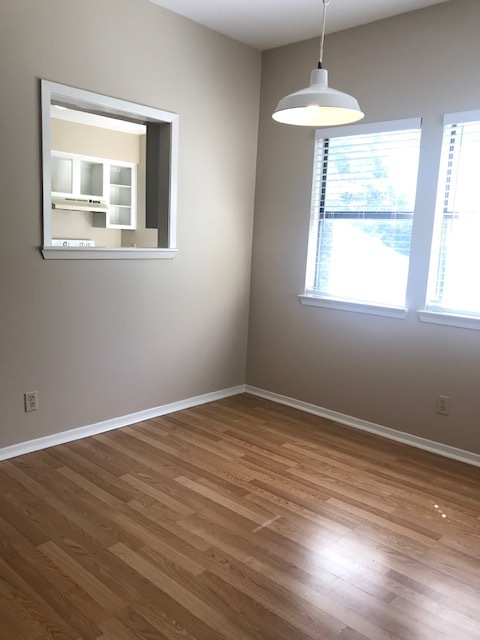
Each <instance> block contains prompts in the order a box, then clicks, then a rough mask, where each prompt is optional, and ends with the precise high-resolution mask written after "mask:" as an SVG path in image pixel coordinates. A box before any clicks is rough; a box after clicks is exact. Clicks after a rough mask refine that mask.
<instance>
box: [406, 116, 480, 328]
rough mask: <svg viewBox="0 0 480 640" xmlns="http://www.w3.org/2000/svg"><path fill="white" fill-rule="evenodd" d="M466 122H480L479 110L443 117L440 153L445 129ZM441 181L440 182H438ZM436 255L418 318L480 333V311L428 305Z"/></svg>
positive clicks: (438, 217) (434, 234)
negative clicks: (456, 309) (474, 311)
mask: <svg viewBox="0 0 480 640" xmlns="http://www.w3.org/2000/svg"><path fill="white" fill-rule="evenodd" d="M468 122H480V110H472V111H463V112H462V111H461V112H455V113H448V114H445V115H444V118H443V128H442V153H443V148H444V139H445V127H447V126H449V125H452V124H464V123H465V124H466V123H468ZM443 178H444V176H443V175H440V173H439V175H438V178H437V194H436V205H435V222H434V228H433V230H432V248H433V247H434V246H435V243H436V242H437V241H438V239H437V229H438V225H439V224H440V223H441V220H442V218H443V211H442V210H443V206H442V202H443V199H444V192H443V190H444V188H445V181H444V179H443ZM440 181H442V182H440ZM437 257H438V256H437V253H436V251H432V252H431V256H430V265H429V273H428V285H427V289H426V291H425V303H424V308H423V309H419V310H418V311H417V313H418V316H419V318H420V320H421V321H422V322H427V323H430V324H436V325H446V326H451V327H460V328H463V329H474V330H477V331H480V311H479V312H478V315H476V314H474V313H472V314H471V315H470V314H469V313H468V312H462V311H458V312H457V311H455V310H452V309H450V308H448V307H437V306H435V305H429V304H428V293H429V289H430V286H431V278H432V272H433V270H436V268H437Z"/></svg>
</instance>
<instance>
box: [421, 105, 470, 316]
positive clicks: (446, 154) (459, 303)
mask: <svg viewBox="0 0 480 640" xmlns="http://www.w3.org/2000/svg"><path fill="white" fill-rule="evenodd" d="M464 116H465V117H464V120H461V121H457V122H455V118H457V117H461V116H460V114H452V115H450V116H446V119H445V127H444V136H443V147H442V156H441V162H440V172H439V180H438V191H437V211H436V217H435V229H434V240H433V244H432V259H431V266H430V277H429V287H428V299H427V307H426V308H427V309H428V310H432V311H447V312H455V313H460V314H461V313H465V314H467V315H480V287H479V285H478V283H479V279H480V250H479V239H480V174H479V168H478V167H479V163H480V112H469V113H468V114H464ZM475 116H476V118H477V119H476V120H473V119H472V118H473V117H475Z"/></svg>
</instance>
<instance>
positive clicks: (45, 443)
mask: <svg viewBox="0 0 480 640" xmlns="http://www.w3.org/2000/svg"><path fill="white" fill-rule="evenodd" d="M244 392H245V385H243V384H242V385H239V386H237V387H230V388H229V389H221V390H220V391H213V392H212V393H206V394H204V395H201V396H194V397H193V398H187V399H186V400H179V401H178V402H172V403H170V404H164V405H161V406H159V407H154V408H152V409H145V410H144V411H137V412H136V413H130V414H128V415H126V416H120V417H118V418H112V419H111V420H104V421H103V422H97V423H96V424H90V425H87V426H85V427H78V428H77V429H70V430H69V431H62V432H61V433H55V434H53V435H51V436H43V437H41V438H35V439H34V440H27V441H26V442H20V443H18V444H14V445H11V446H9V447H3V448H0V460H8V459H9V458H16V457H17V456H22V455H24V454H26V453H32V452H33V451H40V450H41V449H48V448H49V447H55V446H56V445H58V444H65V443H66V442H73V441H74V440H80V439H82V438H87V437H88V436H95V435H98V434H99V433H105V432H106V431H112V430H113V429H119V428H121V427H127V426H129V425H131V424H135V423H136V422H142V421H143V420H151V419H152V418H158V417H160V416H165V415H167V414H169V413H174V412H175V411H182V409H190V408H191V407H197V406H199V405H201V404H207V403H208V402H214V401H215V400H222V399H223V398H229V397H231V396H236V395H238V394H239V393H244Z"/></svg>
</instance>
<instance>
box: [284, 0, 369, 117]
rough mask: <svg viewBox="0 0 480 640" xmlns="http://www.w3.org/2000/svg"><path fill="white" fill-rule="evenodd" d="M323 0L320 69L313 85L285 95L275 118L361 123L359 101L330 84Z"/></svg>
mask: <svg viewBox="0 0 480 640" xmlns="http://www.w3.org/2000/svg"><path fill="white" fill-rule="evenodd" d="M328 4H330V0H323V26H322V37H321V42H320V61H319V63H318V69H314V70H313V71H312V74H311V77H310V86H309V87H307V88H306V89H301V90H300V91H296V92H295V93H291V94H290V95H288V96H286V97H285V98H282V99H281V100H280V102H279V103H278V105H277V108H276V109H275V113H274V114H273V115H272V118H273V119H274V120H276V121H277V122H282V123H284V124H293V125H298V126H305V127H332V126H336V125H339V124H348V123H350V122H357V121H358V120H361V119H362V118H363V117H364V115H365V114H364V113H362V111H361V110H360V107H359V105H358V102H357V101H356V100H355V98H353V97H352V96H349V95H348V94H347V93H342V92H341V91H337V90H336V89H331V88H330V87H329V86H328V71H327V70H326V69H324V68H323V67H322V62H323V43H324V40H325V20H326V16H327V5H328Z"/></svg>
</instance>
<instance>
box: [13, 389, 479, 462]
mask: <svg viewBox="0 0 480 640" xmlns="http://www.w3.org/2000/svg"><path fill="white" fill-rule="evenodd" d="M240 393H249V394H251V395H253V396H258V397H260V398H265V399H266V400H272V401H273V402H277V403H279V404H284V405H287V406H289V407H293V408H294V409H299V410H300V411H305V412H306V413H312V414H314V415H316V416H320V417H321V418H327V419H329V420H333V421H334V422H338V423H340V424H344V425H347V426H349V427H353V428H354V429H359V430H360V431H367V432H369V433H373V434H375V435H377V436H382V437H383V438H388V439H389V440H396V441H397V442H402V443H403V444H408V445H410V446H412V447H416V448H417V449H424V450H425V451H430V452H431V453H436V454H437V455H440V456H444V457H446V458H452V459H453V460H459V461H460V462H465V463H466V464H470V465H473V466H476V467H480V455H479V454H476V453H472V452H470V451H464V450H463V449H456V448H455V447H450V446H448V445H446V444H441V443H440V442H435V441H433V440H427V439H425V438H419V437H418V436H414V435H411V434H409V433H404V432H403V431H397V430H396V429H390V428H389V427H383V426H382V425H379V424H375V423H373V422H367V421H366V420H360V419H359V418H353V417H352V416H347V415H345V414H343V413H339V412H337V411H331V410H330V409H324V408H323V407H319V406H317V405H314V404H309V403H308V402H302V401H301V400H295V399H294V398H289V397H287V396H282V395H280V394H278V393H273V392H271V391H264V390H263V389H258V388H257V387H252V386H250V385H238V386H237V387H230V388H229V389H221V390H220V391H214V392H212V393H206V394H204V395H201V396H195V397H193V398H187V399H186V400H179V401H178V402H172V403H170V404H165V405H162V406H159V407H154V408H153V409H145V410H144V411H138V412H136V413H130V414H129V415H126V416H120V417H119V418H113V419H111V420H104V421H103V422H97V423H96V424H91V425H88V426H86V427H79V428H77V429H70V430H69V431H62V432H61V433H56V434H54V435H51V436H44V437H42V438H35V439H34V440H28V441H27V442H20V443H19V444H14V445H11V446H10V447H3V448H1V449H0V460H7V459H9V458H15V457H17V456H21V455H24V454H26V453H31V452H33V451H40V450H41V449H48V448H49V447H55V446H56V445H58V444H64V443H66V442H73V441H74V440H80V439H81V438H87V437H88V436H94V435H97V434H99V433H105V432H106V431H112V430H113V429H119V428H121V427H127V426H129V425H131V424H135V423H137V422H142V421H143V420H151V419H152V418H158V417H160V416H165V415H167V414H169V413H174V412H175V411H181V410H182V409H190V408H191V407H196V406H199V405H202V404H206V403H208V402H214V401H215V400H221V399H222V398H229V397H231V396H236V395H238V394H240Z"/></svg>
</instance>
